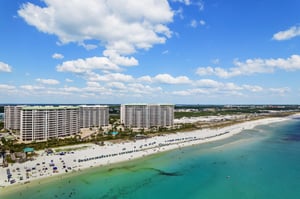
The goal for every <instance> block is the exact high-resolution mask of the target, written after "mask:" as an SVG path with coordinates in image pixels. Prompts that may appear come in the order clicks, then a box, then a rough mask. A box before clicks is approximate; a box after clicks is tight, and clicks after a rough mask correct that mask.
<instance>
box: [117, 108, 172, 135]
mask: <svg viewBox="0 0 300 199" xmlns="http://www.w3.org/2000/svg"><path fill="white" fill-rule="evenodd" d="M173 120H174V105H172V104H122V105H121V123H122V124H124V126H125V127H128V128H140V129H141V128H145V129H149V128H151V127H171V126H173Z"/></svg>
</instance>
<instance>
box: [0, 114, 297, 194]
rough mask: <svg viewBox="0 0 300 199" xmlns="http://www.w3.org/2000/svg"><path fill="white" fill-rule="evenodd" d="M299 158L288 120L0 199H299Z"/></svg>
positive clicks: (294, 133)
mask: <svg viewBox="0 0 300 199" xmlns="http://www.w3.org/2000/svg"><path fill="white" fill-rule="evenodd" d="M299 155H300V120H294V121H289V122H284V123H276V124H271V125H266V126H260V127H256V128H255V129H253V130H247V131H243V132H242V133H240V134H238V135H235V136H233V137H231V138H228V139H226V140H221V141H217V142H213V143H207V144H202V145H197V146H192V147H187V148H182V149H181V150H174V151H169V152H164V153H161V154H157V155H153V156H150V157H146V158H143V159H139V160H134V161H131V162H127V163H122V164H117V165H114V166H111V167H102V168H93V169H90V170H88V171H83V172H81V173H76V175H70V176H63V177H60V178H59V179H57V178H56V180H50V181H49V180H47V181H41V182H40V184H38V183H36V184H37V185H35V186H34V187H33V185H34V184H32V185H31V184H30V185H25V186H23V187H22V189H18V190H16V191H15V192H14V193H10V194H5V193H0V198H1V199H2V198H7V199H10V198H11V199H17V198H26V199H27V198H31V199H37V198H39V199H40V198H44V199H46V198H74V199H76V198H78V199H79V198H85V199H87V198H90V199H96V198H97V199H98V198H105V199H109V198H143V199H147V198H151V199H152V198H156V199H159V198H174V199H176V198H204V199H206V198H209V199H215V198H239V199H240V198H249V199H250V198H251V199H253V198H257V199H260V198H261V199H265V198H273V199H274V198H278V199H279V198H280V199H281V198H300V189H299V187H300V156H299ZM4 194H5V195H4Z"/></svg>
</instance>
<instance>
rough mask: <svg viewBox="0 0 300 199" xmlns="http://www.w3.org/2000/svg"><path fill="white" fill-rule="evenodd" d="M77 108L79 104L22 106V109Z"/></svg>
mask: <svg viewBox="0 0 300 199" xmlns="http://www.w3.org/2000/svg"><path fill="white" fill-rule="evenodd" d="M60 109H79V106H24V107H23V108H22V110H60Z"/></svg>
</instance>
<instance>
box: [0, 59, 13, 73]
mask: <svg viewBox="0 0 300 199" xmlns="http://www.w3.org/2000/svg"><path fill="white" fill-rule="evenodd" d="M0 72H11V66H10V65H8V64H6V63H4V62H1V61H0Z"/></svg>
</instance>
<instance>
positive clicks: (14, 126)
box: [4, 106, 23, 130]
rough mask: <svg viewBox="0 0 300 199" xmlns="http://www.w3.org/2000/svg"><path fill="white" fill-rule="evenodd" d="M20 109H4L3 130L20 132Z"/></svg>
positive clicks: (14, 107)
mask: <svg viewBox="0 0 300 199" xmlns="http://www.w3.org/2000/svg"><path fill="white" fill-rule="evenodd" d="M22 107H23V106H5V107H4V128H6V129H11V130H20V122H21V118H20V115H21V110H22Z"/></svg>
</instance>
